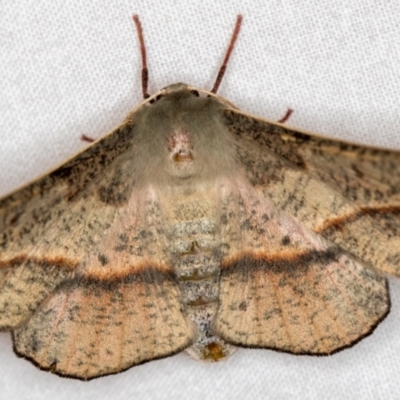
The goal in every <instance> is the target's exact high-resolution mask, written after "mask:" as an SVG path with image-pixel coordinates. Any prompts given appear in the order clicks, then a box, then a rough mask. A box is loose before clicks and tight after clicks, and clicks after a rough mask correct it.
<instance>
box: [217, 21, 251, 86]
mask: <svg viewBox="0 0 400 400" xmlns="http://www.w3.org/2000/svg"><path fill="white" fill-rule="evenodd" d="M242 20H243V16H242V15H240V14H239V15H238V16H237V18H236V25H235V29H234V31H233V33H232V36H231V41H230V43H229V47H228V50H227V51H226V53H225V58H224V61H223V62H222V65H221V68H220V69H219V71H218V75H217V79H216V80H215V83H214V87H213V88H212V90H211V92H212V93H217V90H218V88H219V85H220V84H221V81H222V78H223V77H224V74H225V71H226V67H227V66H228V61H229V57H230V56H231V54H232V51H233V47H234V46H235V42H236V39H237V38H238V36H239V31H240V26H241V25H242Z"/></svg>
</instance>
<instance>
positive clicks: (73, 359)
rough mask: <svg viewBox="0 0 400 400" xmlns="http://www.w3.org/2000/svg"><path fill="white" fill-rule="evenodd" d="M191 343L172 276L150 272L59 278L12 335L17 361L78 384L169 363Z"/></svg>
mask: <svg viewBox="0 0 400 400" xmlns="http://www.w3.org/2000/svg"><path fill="white" fill-rule="evenodd" d="M194 338H195V334H194V330H193V327H192V325H191V323H190V321H188V319H187V318H186V317H185V315H184V314H183V313H182V306H181V304H180V300H179V288H178V286H177V284H176V282H175V278H174V276H173V274H172V273H168V272H165V271H159V270H157V269H155V268H151V267H147V268H145V269H144V270H143V271H142V272H141V273H132V274H128V275H126V276H124V277H123V278H117V279H105V278H103V279H99V278H91V277H80V278H78V277H77V278H75V279H70V280H66V281H64V282H63V283H62V284H61V285H60V286H59V287H58V288H57V289H56V290H55V292H54V293H53V294H52V296H51V297H49V298H48V299H46V301H44V302H43V303H42V304H41V306H40V307H39V308H38V309H37V310H36V312H35V313H34V314H33V315H32V317H31V318H30V319H28V320H27V321H26V322H25V323H24V324H22V325H21V326H19V327H18V328H17V329H15V330H14V332H13V341H14V350H15V352H16V353H17V354H18V355H19V356H21V357H25V358H27V359H29V360H30V361H32V362H33V363H34V364H36V365H37V366H38V367H40V368H41V369H44V370H49V371H51V372H53V373H56V374H58V375H61V376H67V377H73V378H78V379H83V380H89V379H92V378H97V377H100V376H103V375H109V374H115V373H118V372H121V371H124V370H126V369H128V368H130V367H132V366H134V365H138V364H141V363H144V362H146V361H150V360H154V359H158V358H163V357H168V356H170V355H173V354H175V353H178V352H180V351H182V350H184V349H185V348H187V347H188V346H190V345H191V344H192V343H193V341H194Z"/></svg>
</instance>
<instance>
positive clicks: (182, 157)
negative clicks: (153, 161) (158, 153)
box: [168, 128, 193, 168]
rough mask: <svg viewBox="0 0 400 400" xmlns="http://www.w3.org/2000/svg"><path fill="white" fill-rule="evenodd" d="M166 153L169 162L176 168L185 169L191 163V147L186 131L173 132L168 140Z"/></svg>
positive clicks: (179, 129)
mask: <svg viewBox="0 0 400 400" xmlns="http://www.w3.org/2000/svg"><path fill="white" fill-rule="evenodd" d="M168 151H169V155H170V159H171V161H172V162H173V164H174V166H175V167H177V168H182V167H183V168H185V167H186V168H187V167H188V166H190V165H191V164H192V163H193V145H192V142H191V140H190V138H189V135H188V131H187V130H186V129H184V128H178V129H175V130H174V132H173V133H172V135H171V136H170V137H169V138H168Z"/></svg>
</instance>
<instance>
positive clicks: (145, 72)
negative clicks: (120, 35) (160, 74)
mask: <svg viewBox="0 0 400 400" xmlns="http://www.w3.org/2000/svg"><path fill="white" fill-rule="evenodd" d="M132 19H133V22H134V23H135V26H136V32H137V35H138V39H139V44H140V53H141V56H142V92H143V98H144V99H147V98H148V97H150V95H149V93H148V92H147V86H148V84H149V70H148V69H147V60H146V46H145V44H144V37H143V29H142V24H141V23H140V20H139V16H138V15H137V14H134V15H132Z"/></svg>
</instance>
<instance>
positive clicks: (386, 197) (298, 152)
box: [224, 110, 400, 275]
mask: <svg viewBox="0 0 400 400" xmlns="http://www.w3.org/2000/svg"><path fill="white" fill-rule="evenodd" d="M224 118H225V121H226V124H227V126H228V127H229V129H230V130H231V132H232V133H233V134H234V135H235V136H236V137H238V138H241V139H243V140H242V142H246V141H250V142H253V143H255V144H257V146H259V148H260V149H261V150H262V153H263V154H265V157H264V159H262V160H256V161H255V164H254V165H251V164H250V163H249V162H248V161H246V159H245V157H244V158H243V160H244V162H245V163H246V168H247V175H248V177H249V179H250V180H251V182H252V183H253V185H254V186H255V187H257V188H258V190H259V191H261V192H263V194H264V198H266V199H268V200H270V201H272V202H273V203H274V204H275V206H276V207H277V208H279V209H281V210H282V211H284V212H287V213H290V214H292V215H293V216H295V217H296V219H297V220H298V221H299V222H301V223H303V224H305V226H307V227H308V228H310V229H311V230H312V231H314V232H316V233H319V234H321V235H322V236H324V237H325V238H326V239H329V240H330V241H332V242H334V243H336V244H338V245H339V246H340V247H341V248H343V249H345V250H347V251H348V252H349V253H351V254H352V255H353V256H355V257H357V258H358V259H360V260H362V261H363V262H364V263H365V264H367V265H369V266H370V267H373V268H375V269H377V270H380V271H383V272H387V273H390V274H395V275H399V274H400V235H399V233H400V168H399V166H400V153H398V152H393V151H388V150H379V149H374V148H368V147H363V146H357V145H354V144H348V143H344V142H340V141H335V140H329V139H324V138H321V137H318V136H314V135H310V134H307V133H299V132H297V131H295V130H292V129H290V128H287V127H285V126H283V125H280V124H276V123H270V122H268V121H264V120H261V119H257V118H253V117H250V116H248V115H246V114H242V113H241V112H238V111H235V110H226V111H225V113H224ZM272 152H273V153H274V154H276V155H277V156H278V157H275V158H273V157H270V156H269V155H268V154H269V153H272ZM271 172H272V175H271Z"/></svg>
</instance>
